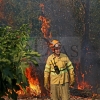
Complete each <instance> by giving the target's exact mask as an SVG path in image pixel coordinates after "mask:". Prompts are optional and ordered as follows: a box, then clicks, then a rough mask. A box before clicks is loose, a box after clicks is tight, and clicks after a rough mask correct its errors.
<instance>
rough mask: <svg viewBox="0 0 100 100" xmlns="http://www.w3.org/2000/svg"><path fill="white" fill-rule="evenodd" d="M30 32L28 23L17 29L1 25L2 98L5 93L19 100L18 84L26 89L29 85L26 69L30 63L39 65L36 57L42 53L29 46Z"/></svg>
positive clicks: (0, 84) (0, 69)
mask: <svg viewBox="0 0 100 100" xmlns="http://www.w3.org/2000/svg"><path fill="white" fill-rule="evenodd" d="M29 33H30V29H29V28H28V25H26V24H24V25H22V26H21V27H20V28H19V29H17V30H13V29H12V28H11V27H9V26H6V27H0V100H1V98H2V96H4V95H8V97H9V98H12V99H14V100H17V96H18V95H17V93H16V91H17V90H19V89H20V88H19V86H18V85H17V84H19V85H20V86H21V87H22V88H23V89H24V90H25V87H26V86H28V81H27V79H26V76H25V69H26V68H27V67H28V66H29V64H30V63H34V64H35V65H38V63H37V61H36V60H35V57H39V56H40V54H39V53H38V52H35V51H33V50H32V49H31V47H30V46H29V44H28V43H29V42H28V40H29V37H30V36H29Z"/></svg>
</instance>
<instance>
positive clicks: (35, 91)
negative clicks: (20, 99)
mask: <svg viewBox="0 0 100 100" xmlns="http://www.w3.org/2000/svg"><path fill="white" fill-rule="evenodd" d="M33 70H34V69H32V67H28V68H26V71H25V75H26V77H27V79H28V82H29V87H26V94H27V93H28V94H30V95H34V96H40V94H41V90H40V85H39V80H38V77H37V76H36V75H35V76H34V74H36V72H35V73H33V72H32V71H33ZM34 71H35V70H34ZM32 75H33V76H32ZM18 86H19V87H20V90H19V91H17V94H18V95H25V92H24V90H23V89H22V87H21V86H20V85H18Z"/></svg>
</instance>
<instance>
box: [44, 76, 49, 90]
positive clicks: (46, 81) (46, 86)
mask: <svg viewBox="0 0 100 100" xmlns="http://www.w3.org/2000/svg"><path fill="white" fill-rule="evenodd" d="M44 87H45V89H46V90H48V89H49V81H48V78H47V77H44Z"/></svg>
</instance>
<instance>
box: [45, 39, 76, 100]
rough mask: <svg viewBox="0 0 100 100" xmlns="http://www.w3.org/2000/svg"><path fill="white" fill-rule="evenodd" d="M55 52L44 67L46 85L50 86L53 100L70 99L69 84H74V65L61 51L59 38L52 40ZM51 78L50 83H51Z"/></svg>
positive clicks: (46, 86) (52, 47) (47, 87)
mask: <svg viewBox="0 0 100 100" xmlns="http://www.w3.org/2000/svg"><path fill="white" fill-rule="evenodd" d="M50 47H51V49H52V51H53V53H52V54H51V55H50V56H49V57H48V59H47V62H46V65H45V69H44V87H45V88H46V89H47V90H48V89H49V86H50V97H51V100H59V99H60V98H61V100H69V99H70V92H69V86H70V85H73V83H74V81H75V79H74V67H73V65H72V62H71V61H70V60H69V58H68V56H67V55H66V54H64V53H61V43H60V42H59V41H58V40H53V41H52V42H51V46H50ZM49 80H50V85H49Z"/></svg>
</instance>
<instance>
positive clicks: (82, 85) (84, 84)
mask: <svg viewBox="0 0 100 100" xmlns="http://www.w3.org/2000/svg"><path fill="white" fill-rule="evenodd" d="M79 67H80V64H79V63H78V62H77V63H76V76H77V77H76V82H77V84H78V86H77V88H78V89H80V90H83V89H86V88H87V89H92V86H91V85H89V83H88V82H85V80H84V77H85V75H84V74H83V73H82V72H81V71H80V72H79V69H80V68H79ZM85 73H86V72H85ZM80 74H81V78H82V81H81V82H80V81H79V77H78V76H79V75H80ZM86 74H87V73H86Z"/></svg>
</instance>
